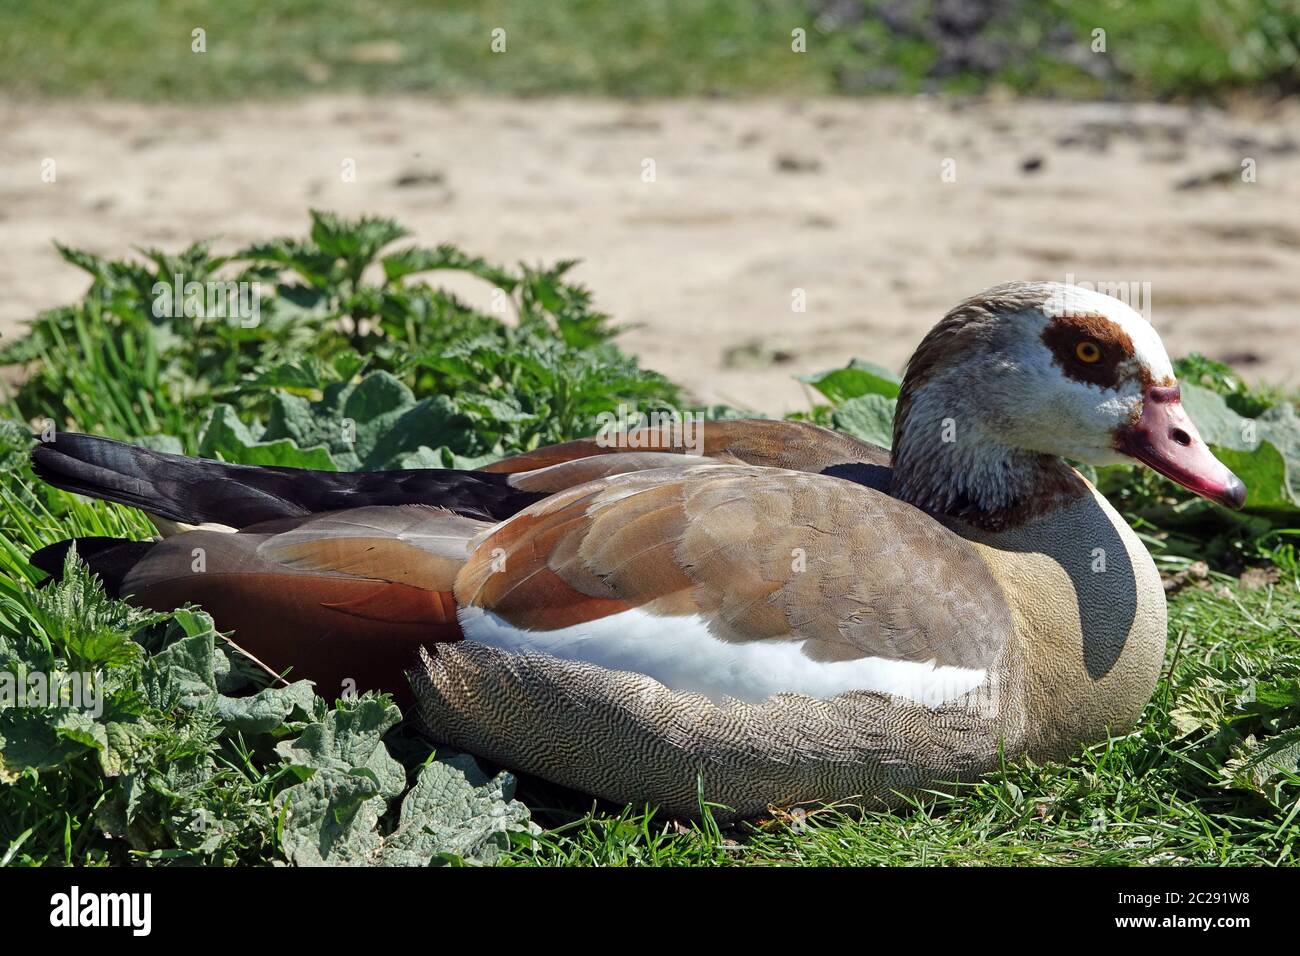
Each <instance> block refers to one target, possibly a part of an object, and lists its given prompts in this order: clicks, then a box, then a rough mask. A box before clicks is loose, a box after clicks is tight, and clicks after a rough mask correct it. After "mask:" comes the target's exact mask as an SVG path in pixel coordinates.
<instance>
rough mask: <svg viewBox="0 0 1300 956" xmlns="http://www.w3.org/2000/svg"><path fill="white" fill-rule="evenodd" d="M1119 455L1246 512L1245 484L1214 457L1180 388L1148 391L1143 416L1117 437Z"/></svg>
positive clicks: (1220, 502) (1189, 489)
mask: <svg viewBox="0 0 1300 956" xmlns="http://www.w3.org/2000/svg"><path fill="white" fill-rule="evenodd" d="M1115 449H1116V450H1117V451H1119V452H1121V453H1122V454H1125V455H1128V456H1130V457H1132V458H1136V459H1137V460H1138V461H1140V462H1142V463H1143V464H1144V465H1148V466H1150V467H1151V468H1153V469H1155V470H1156V471H1158V472H1160V474H1162V475H1164V476H1165V477H1166V478H1168V479H1169V480H1170V481H1176V482H1178V483H1179V484H1180V485H1182V486H1183V487H1184V488H1186V489H1187V490H1188V491H1193V492H1195V493H1196V494H1198V495H1200V496H1201V497H1202V498H1208V499H1209V500H1210V501H1213V502H1215V503H1216V504H1220V505H1223V506H1225V507H1227V508H1240V507H1241V506H1242V505H1243V504H1245V502H1246V486H1245V484H1244V483H1243V482H1242V480H1241V479H1240V478H1238V477H1237V476H1236V475H1234V474H1233V473H1232V472H1230V471H1229V470H1228V469H1227V467H1225V466H1224V464H1223V462H1221V461H1219V459H1217V458H1215V457H1214V455H1213V454H1211V453H1210V448H1209V446H1208V445H1206V444H1205V442H1204V440H1202V438H1201V435H1200V433H1199V432H1198V431H1197V430H1196V426H1195V425H1193V424H1192V420H1191V419H1190V418H1188V417H1187V412H1185V411H1184V410H1183V405H1182V401H1181V395H1180V393H1179V391H1178V386H1177V385H1153V386H1151V387H1150V388H1148V389H1147V391H1146V395H1144V396H1143V398H1142V416H1141V417H1140V418H1139V419H1138V420H1137V422H1135V423H1134V424H1132V425H1126V426H1125V427H1123V428H1121V429H1119V430H1118V431H1117V432H1116V433H1115Z"/></svg>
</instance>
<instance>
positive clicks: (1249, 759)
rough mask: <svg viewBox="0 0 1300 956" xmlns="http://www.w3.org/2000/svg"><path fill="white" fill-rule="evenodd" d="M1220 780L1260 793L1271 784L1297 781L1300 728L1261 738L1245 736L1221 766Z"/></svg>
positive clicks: (1299, 781)
mask: <svg viewBox="0 0 1300 956" xmlns="http://www.w3.org/2000/svg"><path fill="white" fill-rule="evenodd" d="M1223 781H1224V782H1225V783H1227V784H1229V785H1231V786H1235V787H1238V788H1240V789H1243V790H1255V791H1258V792H1260V793H1266V792H1267V788H1268V787H1269V786H1270V785H1271V784H1279V783H1291V784H1297V783H1300V727H1292V728H1291V729H1290V730H1284V731H1283V732H1282V733H1280V734H1277V735H1276V736H1273V737H1268V738H1265V739H1264V740H1257V739H1256V738H1255V737H1254V736H1253V735H1252V736H1249V737H1247V738H1246V739H1245V740H1244V741H1242V743H1241V744H1239V745H1238V746H1237V747H1235V748H1234V749H1233V755H1232V757H1231V758H1230V759H1229V760H1228V761H1227V762H1226V763H1225V764H1224V765H1223Z"/></svg>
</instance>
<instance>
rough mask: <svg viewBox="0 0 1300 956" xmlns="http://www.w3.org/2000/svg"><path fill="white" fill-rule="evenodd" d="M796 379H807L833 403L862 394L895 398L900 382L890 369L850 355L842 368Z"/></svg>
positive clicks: (803, 380) (806, 380)
mask: <svg viewBox="0 0 1300 956" xmlns="http://www.w3.org/2000/svg"><path fill="white" fill-rule="evenodd" d="M799 381H801V382H807V383H808V384H809V385H811V386H812V387H813V388H815V389H817V391H819V392H821V393H822V394H823V395H825V396H826V397H827V398H828V399H829V400H830V402H831V404H833V405H839V404H841V403H842V402H846V401H848V400H849V399H853V398H858V397H860V396H862V395H883V396H884V397H885V398H897V397H898V392H899V388H900V385H901V383H900V382H899V379H898V376H896V375H895V374H894V373H893V372H890V371H889V370H888V369H886V368H884V367H882V366H879V365H875V364H873V363H871V362H866V361H863V360H862V359H854V360H853V361H852V362H850V363H849V365H848V366H847V367H846V368H837V369H831V370H830V371H827V372H819V373H817V374H816V375H801V376H799Z"/></svg>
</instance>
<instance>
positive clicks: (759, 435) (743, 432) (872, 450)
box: [480, 419, 889, 490]
mask: <svg viewBox="0 0 1300 956" xmlns="http://www.w3.org/2000/svg"><path fill="white" fill-rule="evenodd" d="M696 429H697V430H695V431H693V432H690V433H688V434H687V435H686V436H685V437H686V438H687V439H689V447H687V445H685V444H683V434H682V433H681V431H680V430H677V431H675V430H674V429H672V428H668V427H657V428H638V429H634V430H632V431H630V432H629V433H628V434H627V435H626V436H621V440H620V442H619V443H618V444H610V443H608V442H601V441H599V440H598V439H595V438H582V439H579V440H577V441H570V442H564V443H563V444H560V445H550V446H548V447H546V448H539V449H537V450H536V451H531V452H526V453H524V454H522V455H515V456H514V457H512V458H506V459H503V460H501V461H498V462H493V463H492V464H490V465H486V466H484V467H483V468H482V469H480V470H482V471H489V472H507V473H512V474H514V473H518V472H525V471H536V470H538V469H542V468H548V467H554V466H556V465H561V464H564V463H566V462H572V461H577V460H579V459H583V458H591V457H592V456H602V455H622V456H635V455H637V454H639V455H643V456H646V455H649V454H655V455H656V456H657V457H658V456H663V455H690V456H694V457H698V456H701V455H702V456H703V457H705V458H711V459H716V460H719V461H725V462H732V463H734V462H739V463H743V464H749V465H762V466H763V467H767V468H785V469H788V470H790V471H806V472H811V473H814V474H820V473H822V472H829V473H831V474H836V475H838V476H839V477H842V478H847V479H848V480H850V481H855V482H858V483H860V484H866V485H869V486H871V487H874V488H880V489H881V490H887V489H888V487H889V452H888V451H887V450H886V449H884V448H881V447H880V446H878V445H872V444H868V443H867V442H864V441H859V440H858V439H856V438H853V437H852V436H850V435H845V434H843V433H842V432H836V431H831V430H830V429H828V428H821V427H819V426H817V425H811V424H809V423H807V422H786V421H768V420H766V419H737V420H732V421H716V422H701V423H699V424H698V425H697V426H696ZM590 477H592V478H596V477H599V476H598V475H596V474H592V475H591V476H590ZM511 484H512V485H513V486H516V487H520V488H523V487H524V486H523V485H520V484H516V482H515V481H512V482H511Z"/></svg>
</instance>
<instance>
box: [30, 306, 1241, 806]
mask: <svg viewBox="0 0 1300 956" xmlns="http://www.w3.org/2000/svg"><path fill="white" fill-rule="evenodd" d="M702 429H703V430H702V434H701V435H698V436H697V437H698V438H699V439H700V440H701V441H702V447H696V448H695V449H694V450H695V451H697V452H700V453H699V454H681V453H680V452H682V451H683V448H682V447H681V446H680V443H679V442H677V441H675V439H676V438H679V437H680V435H678V434H674V432H673V431H671V430H662V429H660V430H656V429H648V430H647V429H642V430H639V431H637V432H634V433H632V434H628V435H626V436H623V437H624V438H626V441H624V442H622V444H623V445H624V447H623V448H620V447H609V445H610V443H609V442H607V441H605V442H602V441H598V440H595V439H588V440H581V441H574V442H568V443H566V444H562V445H556V446H552V447H549V448H542V449H540V450H538V451H533V452H529V453H527V454H524V455H520V456H517V457H514V458H509V459H506V460H504V461H500V462H497V463H496V464H494V465H490V466H488V467H486V468H484V469H482V470H481V471H477V472H456V471H436V470H421V471H406V472H388V473H370V474H334V473H317V472H310V471H299V470H295V469H288V468H254V467H245V466H239V465H229V464H223V463H219V462H213V461H204V460H199V459H192V458H183V457H179V456H174V455H164V454H158V453H156V452H152V451H147V450H144V449H141V448H135V447H132V446H129V445H124V444H120V443H117V442H112V441H108V440H105V439H101V438H92V437H89V436H85V435H73V434H68V435H60V436H59V437H58V438H57V439H56V440H54V441H53V442H50V443H46V444H42V445H40V446H38V447H37V448H36V449H35V451H34V453H33V458H34V462H35V469H36V473H37V474H38V475H39V476H40V477H42V478H43V479H44V480H46V481H48V482H50V483H52V484H54V485H57V486H58V487H61V488H65V489H69V490H71V491H75V492H79V493H81V494H86V495H91V496H93V497H99V498H107V499H109V500H111V501H117V502H123V503H126V504H129V505H134V506H137V507H139V508H142V509H144V510H145V511H147V512H149V513H150V514H151V515H153V516H155V521H156V523H157V524H158V526H159V528H160V530H161V531H162V532H163V534H164V537H163V538H162V539H161V540H159V541H154V542H134V541H131V542H128V541H120V540H111V539H94V538H91V539H81V540H79V541H77V542H76V545H77V550H78V553H79V554H80V555H81V557H82V559H83V560H85V561H86V562H87V563H88V564H89V566H90V567H91V568H92V569H93V570H94V571H95V572H96V573H98V574H99V576H100V577H101V578H102V579H103V580H104V582H105V584H106V586H107V587H108V588H109V589H110V590H111V591H112V592H113V593H117V594H120V595H123V596H127V597H129V599H130V600H132V601H133V602H135V603H137V604H140V605H145V606H148V607H153V608H159V609H170V608H172V607H175V606H176V605H178V604H180V603H183V602H187V601H192V602H196V603H198V604H201V605H203V606H204V607H205V608H207V609H208V610H209V611H210V612H211V613H212V614H213V616H214V618H215V620H216V622H217V625H218V626H219V627H220V628H222V629H223V630H233V631H234V639H235V640H236V642H237V643H238V644H240V645H241V646H242V647H244V648H246V649H248V650H249V651H250V652H252V653H254V654H256V655H257V656H258V657H260V658H261V659H262V660H264V661H266V662H267V663H268V664H270V665H271V666H273V667H276V668H289V667H292V669H293V673H294V675H295V676H299V677H301V676H306V677H310V678H313V679H314V680H316V681H317V684H318V689H319V690H320V691H321V692H322V693H323V694H326V695H335V694H337V693H339V692H340V690H342V689H344V688H348V687H356V688H358V689H366V688H369V687H373V688H382V689H385V690H389V691H392V692H394V693H397V694H399V695H402V694H404V693H406V691H407V686H408V685H407V680H406V678H405V677H404V672H406V671H407V670H408V669H409V670H410V673H409V677H410V686H411V687H413V689H414V694H415V697H416V698H417V699H418V702H419V707H420V712H421V714H422V716H423V718H424V720H425V721H426V723H427V724H428V726H429V728H430V729H431V731H432V733H433V735H434V736H435V737H436V738H437V739H439V740H442V741H445V742H448V743H450V744H452V745H455V746H457V747H461V748H463V749H466V750H469V751H471V752H473V753H476V754H479V755H481V756H484V757H487V758H490V759H492V760H495V761H497V762H499V763H501V764H504V765H505V766H508V767H512V768H514V769H516V770H521V771H525V772H528V773H533V774H536V775H539V776H541V777H544V778H547V779H550V780H552V781H554V782H557V783H560V784H563V785H567V786H570V787H574V788H577V789H579V790H583V791H585V792H588V793H592V794H596V795H598V796H601V797H605V798H609V799H612V800H615V801H618V802H637V803H640V802H642V801H649V802H651V803H653V804H657V805H658V806H660V807H661V808H662V809H663V810H665V811H666V812H669V813H671V814H675V815H681V816H687V817H689V816H694V815H696V814H697V813H698V812H699V808H700V800H701V798H703V799H704V800H705V801H708V802H710V803H714V804H721V805H723V806H724V807H726V808H729V809H727V810H723V811H720V812H719V816H721V817H723V818H733V817H743V816H749V815H753V814H756V813H760V812H762V811H764V810H765V809H767V808H769V807H771V806H774V805H781V806H788V805H792V804H797V803H801V802H806V801H836V800H845V799H850V798H856V799H858V800H859V802H862V803H867V804H876V805H887V804H890V803H893V802H896V801H897V800H898V799H899V797H900V795H906V794H907V793H909V792H916V791H917V790H919V789H922V788H926V787H929V786H933V785H935V784H936V783H940V782H943V781H951V780H955V779H969V778H971V777H974V776H976V775H978V774H981V773H983V772H985V771H988V770H990V769H992V768H995V767H996V766H997V765H998V763H999V761H1000V760H1001V759H1002V758H1003V757H1006V758H1013V757H1017V756H1020V755H1025V754H1027V755H1030V756H1032V757H1034V758H1036V759H1043V758H1056V757H1061V756H1064V755H1067V754H1069V753H1071V752H1072V751H1074V750H1075V749H1076V748H1078V747H1079V746H1080V745H1081V744H1086V743H1090V742H1094V741H1097V740H1100V739H1103V738H1104V737H1105V736H1106V735H1107V734H1110V733H1115V732H1122V731H1124V730H1125V729H1127V728H1129V727H1130V726H1131V725H1132V724H1133V723H1134V722H1135V721H1136V720H1137V718H1138V716H1139V714H1140V713H1141V711H1142V709H1143V707H1144V706H1145V705H1146V703H1147V701H1148V699H1149V698H1150V696H1151V693H1152V690H1153V688H1154V686H1155V683H1156V677H1157V674H1158V672H1159V670H1160V666H1161V661H1162V658H1163V654H1164V649H1165V599H1164V593H1163V590H1162V588H1161V583H1160V578H1159V575H1158V574H1157V573H1156V569H1155V567H1154V565H1153V564H1152V561H1151V558H1150V556H1149V555H1148V554H1147V552H1146V550H1145V549H1144V548H1143V546H1142V544H1141V542H1140V541H1139V540H1138V538H1137V536H1136V535H1135V534H1134V533H1133V532H1132V531H1131V530H1130V529H1129V527H1128V526H1127V525H1126V524H1125V523H1124V521H1123V520H1122V519H1121V518H1120V517H1119V515H1118V514H1117V513H1116V512H1115V510H1114V509H1113V508H1112V507H1111V506H1110V504H1109V503H1107V501H1106V500H1105V499H1104V498H1103V497H1102V496H1101V495H1099V494H1098V493H1097V491H1096V490H1095V489H1094V488H1093V487H1092V485H1090V484H1089V483H1088V481H1086V480H1085V479H1084V478H1083V477H1082V476H1081V475H1080V474H1079V473H1078V472H1077V471H1076V470H1075V469H1074V468H1072V467H1071V466H1070V465H1068V464H1066V462H1065V460H1064V459H1067V458H1068V459H1073V460H1076V461H1082V462H1088V463H1094V464H1102V463H1107V462H1115V461H1123V460H1126V459H1137V460H1138V461H1141V462H1143V463H1145V464H1147V465H1149V466H1150V467H1152V468H1154V469H1155V470H1156V471H1158V472H1160V473H1161V474H1163V475H1166V476H1168V477H1169V478H1171V479H1173V480H1174V481H1176V482H1179V483H1180V484H1182V485H1184V486H1185V487H1187V488H1189V489H1191V490H1192V491H1194V492H1195V493H1197V494H1198V495H1202V496H1204V497H1206V498H1209V499H1210V500H1212V501H1215V502H1218V503H1220V504H1222V505H1226V506H1229V507H1240V506H1241V504H1242V503H1243V500H1244V497H1245V488H1244V486H1243V485H1242V483H1241V482H1240V481H1239V480H1238V479H1237V478H1236V476H1234V475H1233V474H1232V473H1231V472H1230V471H1228V469H1227V468H1225V467H1224V466H1223V465H1222V464H1221V463H1220V462H1219V461H1218V460H1217V459H1215V458H1214V456H1213V455H1212V454H1211V452H1210V450H1209V449H1208V448H1207V446H1206V445H1205V443H1204V442H1203V441H1202V440H1201V438H1200V437H1199V435H1198V434H1197V431H1196V427H1195V426H1194V425H1193V424H1192V422H1191V421H1190V420H1189V419H1188V417H1187V415H1186V414H1185V413H1184V411H1183V409H1182V407H1181V405H1180V404H1179V392H1178V385H1177V383H1176V382H1175V380H1174V376H1173V370H1172V368H1171V366H1170V362H1169V359H1168V357H1167V356H1166V354H1165V350H1164V348H1163V346H1162V345H1161V342H1160V339H1159V337H1158V336H1157V335H1156V333H1155V331H1154V330H1153V329H1152V328H1151V326H1150V325H1149V324H1148V323H1147V322H1146V321H1145V320H1144V319H1143V318H1142V317H1141V316H1140V315H1138V314H1137V313H1136V312H1134V311H1133V310H1132V309H1130V308H1129V307H1128V306H1126V305H1124V304H1123V303H1121V302H1119V301H1117V300H1116V299H1113V298H1110V297H1108V296H1104V295H1100V294H1097V293H1094V292H1090V291H1086V290H1083V289H1080V288H1076V287H1073V286H1062V285H1055V284H1025V283H1016V284H1012V285H1005V286H1000V287H998V288H995V289H992V290H990V291H988V292H985V293H984V294H982V295H979V296H976V297H974V298H972V299H969V300H968V301H966V302H963V303H961V304H960V305H958V306H957V307H956V308H954V309H953V310H952V311H951V312H949V313H948V315H946V316H945V317H944V318H943V320H942V321H941V322H940V323H939V324H938V325H937V326H935V328H934V329H933V330H931V331H930V333H929V334H928V335H926V337H925V339H924V340H923V341H922V343H921V345H920V347H919V348H918V349H917V351H916V353H915V355H913V357H912V359H911V361H910V362H909V364H908V367H907V373H906V376H905V379H904V382H903V385H902V392H901V395H900V397H899V402H898V409H897V415H896V420H895V423H894V443H893V450H892V453H891V452H886V451H885V450H883V449H881V448H878V447H876V446H874V445H869V444H865V443H863V442H860V441H857V440H855V439H853V438H850V437H848V436H846V435H843V434H839V433H836V432H832V431H828V430H825V429H822V428H817V427H814V426H812V425H809V424H803V423H796V422H780V421H725V422H711V423H707V424H704V425H703V426H702ZM628 448H632V449H637V450H635V451H629V450H627V449H628ZM232 531H234V532H237V533H231V532H232ZM71 544H72V542H63V543H61V544H59V545H55V546H53V547H51V548H46V549H43V550H42V551H40V552H38V553H37V554H36V555H34V556H33V559H32V560H33V563H34V564H35V565H37V566H39V567H41V568H43V569H45V570H47V571H50V572H52V573H56V574H57V572H58V570H59V568H60V567H61V566H62V560H63V556H64V555H65V554H66V552H67V549H68V547H69V546H70V545H71ZM199 555H201V556H202V561H201V562H200V561H198V560H196V556H199Z"/></svg>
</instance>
